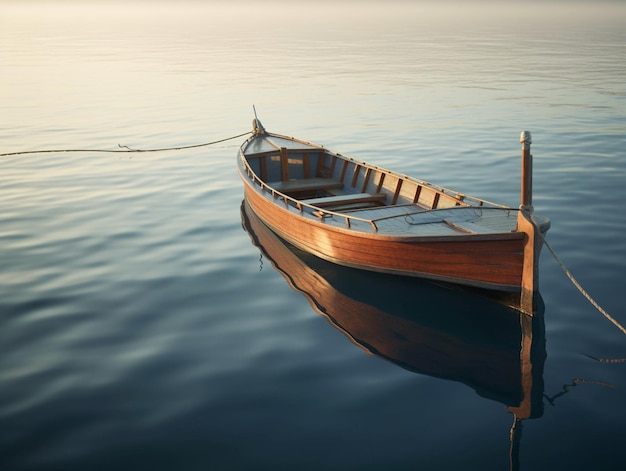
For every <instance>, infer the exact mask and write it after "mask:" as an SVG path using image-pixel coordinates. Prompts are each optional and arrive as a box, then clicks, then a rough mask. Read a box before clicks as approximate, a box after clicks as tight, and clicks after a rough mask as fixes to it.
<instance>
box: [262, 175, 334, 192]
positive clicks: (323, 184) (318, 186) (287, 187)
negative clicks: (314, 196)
mask: <svg viewBox="0 0 626 471" xmlns="http://www.w3.org/2000/svg"><path fill="white" fill-rule="evenodd" d="M267 185H268V186H270V187H272V188H274V189H275V190H277V191H280V192H281V193H294V192H298V191H325V190H338V189H340V188H343V183H341V182H339V181H337V180H333V179H332V178H305V179H300V180H287V181H284V182H270V183H268V184H267Z"/></svg>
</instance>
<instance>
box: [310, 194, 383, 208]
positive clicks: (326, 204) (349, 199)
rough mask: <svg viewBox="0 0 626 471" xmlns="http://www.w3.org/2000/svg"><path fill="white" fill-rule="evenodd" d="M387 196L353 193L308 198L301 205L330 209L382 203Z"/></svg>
mask: <svg viewBox="0 0 626 471" xmlns="http://www.w3.org/2000/svg"><path fill="white" fill-rule="evenodd" d="M386 197H387V195H385V194H384V193H374V194H372V193H353V194H347V195H337V196H324V197H322V198H310V199H306V200H302V202H303V203H306V204H310V205H311V206H317V207H318V208H330V207H333V206H342V205H345V204H355V203H382V202H383V201H385V198H386Z"/></svg>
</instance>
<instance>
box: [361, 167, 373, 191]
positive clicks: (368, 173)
mask: <svg viewBox="0 0 626 471" xmlns="http://www.w3.org/2000/svg"><path fill="white" fill-rule="evenodd" d="M371 176H372V169H371V167H367V170H365V177H364V178H363V185H361V193H365V191H366V190H367V184H368V183H369V182H370V177H371Z"/></svg>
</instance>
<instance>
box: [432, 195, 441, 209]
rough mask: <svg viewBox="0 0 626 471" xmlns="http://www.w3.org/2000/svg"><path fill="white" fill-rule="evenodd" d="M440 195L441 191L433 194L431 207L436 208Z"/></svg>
mask: <svg viewBox="0 0 626 471" xmlns="http://www.w3.org/2000/svg"><path fill="white" fill-rule="evenodd" d="M440 197H441V193H439V192H435V196H434V197H433V205H432V209H436V208H437V205H438V204H439V198H440Z"/></svg>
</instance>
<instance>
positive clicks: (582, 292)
mask: <svg viewBox="0 0 626 471" xmlns="http://www.w3.org/2000/svg"><path fill="white" fill-rule="evenodd" d="M533 222H534V221H533ZM535 225H536V224H535ZM537 234H539V237H541V239H542V240H543V243H544V244H546V247H547V248H548V250H549V251H550V253H551V254H552V256H553V257H554V259H555V260H556V261H557V263H558V264H559V266H560V267H561V269H562V270H563V272H564V273H565V275H566V276H567V277H568V278H569V279H570V281H571V282H572V283H573V284H574V286H576V288H578V291H580V293H581V294H582V295H583V296H584V297H585V298H586V299H587V301H589V302H590V303H591V304H592V306H593V307H595V308H596V309H597V310H598V311H599V312H600V313H601V314H602V315H603V316H604V317H606V318H607V319H608V320H609V321H611V322H612V323H613V325H615V327H617V328H618V329H619V330H621V331H622V333H623V334H626V329H625V328H624V327H623V326H622V325H621V324H620V323H619V322H617V321H616V320H615V319H614V318H613V317H611V315H610V314H609V313H608V312H606V311H605V310H604V309H602V307H601V306H600V305H599V304H598V303H597V302H595V301H594V299H593V298H592V297H591V296H589V294H588V293H587V292H586V291H585V290H584V289H583V287H582V286H580V283H578V281H576V278H574V275H572V274H571V273H570V271H569V270H568V269H567V267H566V266H565V264H564V263H563V262H562V261H561V259H560V258H559V257H558V256H557V254H556V252H555V251H554V249H553V248H552V247H551V246H550V244H549V243H548V241H547V240H546V238H545V237H544V236H543V234H542V233H541V231H540V230H537Z"/></svg>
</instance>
